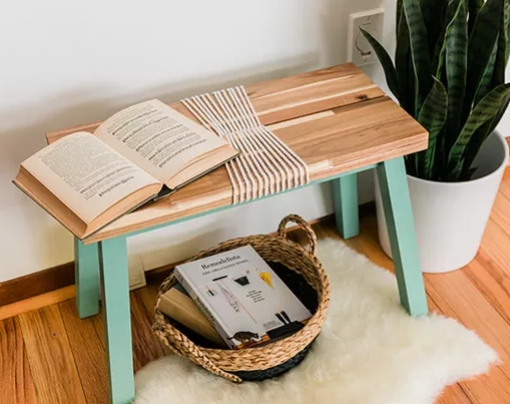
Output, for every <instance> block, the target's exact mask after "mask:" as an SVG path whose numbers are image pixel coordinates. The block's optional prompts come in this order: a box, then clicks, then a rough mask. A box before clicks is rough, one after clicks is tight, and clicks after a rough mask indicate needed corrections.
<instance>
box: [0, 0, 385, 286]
mask: <svg viewBox="0 0 510 404" xmlns="http://www.w3.org/2000/svg"><path fill="white" fill-rule="evenodd" d="M6 3H8V4H5V5H4V6H3V7H2V12H1V13H0V226H1V227H0V256H1V264H0V281H4V280H8V279H11V278H15V277H18V276H22V275H25V274H28V273H32V272H36V271H39V270H42V269H45V268H48V267H52V266H55V265H58V264H61V263H64V262H68V261H71V260H72V259H73V253H72V237H71V235H70V234H69V233H68V232H67V231H66V230H64V229H63V228H62V227H61V226H60V225H59V224H58V223H56V222H55V221H54V220H53V219H51V218H50V217H49V216H48V215H47V214H46V213H45V212H43V211H42V210H41V209H40V208H39V207H37V206H36V205H35V204H34V203H33V202H32V201H31V200H30V199H29V198H27V197H26V196H25V195H23V194H22V193H21V192H20V191H19V190H18V189H17V188H15V187H14V185H12V183H11V180H12V179H13V178H14V176H15V175H16V171H17V168H18V166H19V163H20V162H21V161H22V160H23V159H25V158H27V157H28V156H29V155H31V154H32V153H33V152H35V151H36V150H38V149H40V148H41V147H43V146H44V144H45V142H44V133H45V132H47V131H51V130H56V129H62V128H65V127H68V126H71V125H76V124H80V123H87V122H91V121H97V120H101V119H104V118H106V117H108V116H109V115H110V114H112V113H114V112H115V111H117V110H118V109H120V108H122V107H125V106H128V105H129V104H132V103H135V102H137V101H141V100H144V99H147V98H151V97H158V98H160V99H161V100H163V101H167V102H170V101H173V100H178V99H179V98H181V97H183V96H188V95H193V94H197V93H200V92H203V91H208V90H211V89H214V88H222V87H223V86H226V85H233V84H250V83H253V82H256V81H260V80H264V79H269V78H276V77H284V76H287V75H291V74H295V73H299V72H303V71H308V70H313V69H316V68H319V67H323V66H329V65H333V64H338V63H342V62H345V61H346V47H345V42H346V40H347V22H348V16H349V13H352V12H356V11H363V10H368V9H372V8H376V7H379V6H381V5H382V6H383V7H385V8H386V10H387V11H386V19H385V34H384V43H385V44H386V45H390V44H391V42H392V40H393V37H392V33H393V31H394V16H393V14H394V12H393V8H394V4H393V3H394V2H393V1H392V0H383V1H382V2H381V1H379V0H338V1H335V0H308V1H306V0H278V1H275V0H257V1H246V0H245V1H239V0H214V1H211V0H204V1H199V0H188V1H172V0H147V1H145V2H142V1H134V0H109V1H100V0H88V1H81V2H70V1H65V0H43V1H41V0H19V1H16V2H14V1H13V2H6ZM365 72H366V73H367V74H368V75H370V76H371V77H372V78H373V79H374V80H375V81H376V82H377V83H379V84H381V85H382V86H383V87H384V88H386V87H385V85H384V79H383V75H382V73H381V71H380V68H379V67H378V66H375V65H372V66H369V67H367V68H366V69H365ZM364 177H365V179H363V180H362V187H361V188H362V189H361V200H362V201H367V200H370V199H371V198H372V189H371V184H370V178H371V175H366V176H364ZM291 212H295V213H298V214H300V215H302V216H304V217H305V218H306V219H313V218H317V217H320V216H324V215H326V214H328V213H331V212H332V204H331V190H330V188H329V186H328V185H323V186H314V187H310V188H308V189H305V190H302V191H297V192H295V193H290V194H287V195H284V196H280V197H276V198H274V199H270V200H266V201H261V202H257V203H253V204H250V205H247V206H243V207H239V208H236V209H234V210H231V211H228V212H224V213H220V214H217V215H214V216H212V217H208V218H204V219H198V220H194V221H191V222H187V223H183V224H182V225H177V226H175V227H173V228H168V229H163V230H159V231H157V232H154V233H152V234H149V235H141V236H137V237H134V238H132V239H130V240H129V248H130V254H131V257H130V262H131V264H132V265H141V264H143V266H144V267H145V269H149V268H153V267H155V266H158V265H161V264H165V263H168V262H171V261H175V260H178V259H181V258H184V257H186V256H188V255H190V254H192V253H194V252H196V251H197V250H199V249H201V248H204V247H206V246H210V245H213V244H215V243H217V242H219V241H221V240H223V239H226V238H230V237H235V236H239V235H247V234H253V233H258V232H269V231H273V230H275V229H276V226H277V224H278V221H279V220H280V219H281V218H282V217H283V216H284V215H286V214H287V213H291ZM153 250H159V252H158V253H155V254H149V252H150V251H153Z"/></svg>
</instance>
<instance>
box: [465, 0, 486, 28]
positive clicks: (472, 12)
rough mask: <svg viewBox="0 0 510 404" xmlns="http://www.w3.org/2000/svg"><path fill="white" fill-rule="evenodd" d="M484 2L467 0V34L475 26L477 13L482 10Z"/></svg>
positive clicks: (481, 0) (482, 0)
mask: <svg viewBox="0 0 510 404" xmlns="http://www.w3.org/2000/svg"><path fill="white" fill-rule="evenodd" d="M483 3H484V0H469V34H470V35H471V33H472V32H473V28H474V26H475V22H476V17H477V16H478V12H479V11H480V9H481V8H482V6H483Z"/></svg>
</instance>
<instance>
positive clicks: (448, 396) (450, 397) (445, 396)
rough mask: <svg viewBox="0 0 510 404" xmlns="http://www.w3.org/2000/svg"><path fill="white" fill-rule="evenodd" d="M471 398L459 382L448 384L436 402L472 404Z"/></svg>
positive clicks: (438, 403) (441, 403) (437, 403)
mask: <svg viewBox="0 0 510 404" xmlns="http://www.w3.org/2000/svg"><path fill="white" fill-rule="evenodd" d="M471 403H472V401H471V399H470V398H469V397H468V396H467V395H466V393H464V390H463V389H462V387H461V386H460V385H459V384H453V385H451V386H448V387H447V388H446V389H445V391H444V392H443V393H442V394H441V396H439V397H438V399H437V400H436V404H471Z"/></svg>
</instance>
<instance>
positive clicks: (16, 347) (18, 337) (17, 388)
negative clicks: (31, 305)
mask: <svg viewBox="0 0 510 404" xmlns="http://www.w3.org/2000/svg"><path fill="white" fill-rule="evenodd" d="M35 402H36V401H35V389H34V383H33V379H32V372H31V370H30V366H29V364H28V359H27V352H26V349H25V344H24V342H23V336H22V332H21V327H20V325H19V324H18V322H17V321H16V319H12V318H10V319H7V320H3V321H1V322H0V403H16V404H34V403H35Z"/></svg>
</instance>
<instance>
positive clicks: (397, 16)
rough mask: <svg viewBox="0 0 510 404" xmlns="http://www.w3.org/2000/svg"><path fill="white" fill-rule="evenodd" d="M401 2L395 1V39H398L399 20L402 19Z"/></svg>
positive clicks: (399, 0)
mask: <svg viewBox="0 0 510 404" xmlns="http://www.w3.org/2000/svg"><path fill="white" fill-rule="evenodd" d="M402 7H403V6H402V0H397V8H396V12H397V14H396V16H395V37H397V38H398V32H399V24H400V20H401V18H402V10H403V8H402Z"/></svg>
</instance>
